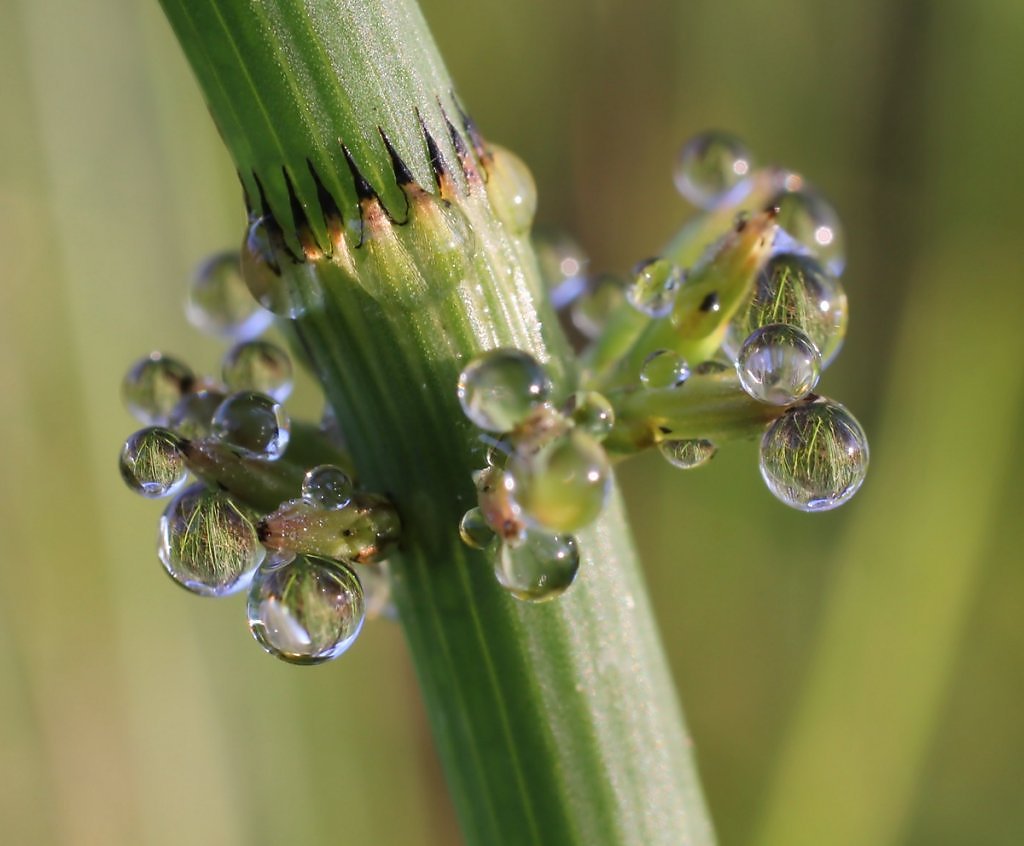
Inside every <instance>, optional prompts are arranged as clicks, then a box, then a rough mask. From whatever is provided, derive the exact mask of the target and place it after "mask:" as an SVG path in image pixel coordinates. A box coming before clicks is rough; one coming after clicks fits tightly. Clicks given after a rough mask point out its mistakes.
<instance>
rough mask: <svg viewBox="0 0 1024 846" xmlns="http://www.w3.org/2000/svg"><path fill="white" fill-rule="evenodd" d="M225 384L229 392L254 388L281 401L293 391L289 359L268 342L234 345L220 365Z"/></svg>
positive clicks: (248, 342)
mask: <svg viewBox="0 0 1024 846" xmlns="http://www.w3.org/2000/svg"><path fill="white" fill-rule="evenodd" d="M221 375H222V376H223V378H224V384H225V385H227V386H228V388H229V389H230V390H232V391H257V392H258V393H261V394H266V395H267V396H269V397H272V398H273V399H275V400H277V401H278V402H284V401H285V400H286V399H288V396H289V395H290V394H291V392H292V385H293V382H292V360H291V358H289V357H288V353H286V352H285V351H284V350H283V349H281V348H280V347H279V346H276V345H275V344H271V343H268V342H267V341H246V342H245V343H242V344H236V345H235V346H233V347H232V348H231V349H230V350H228V352H227V354H226V355H225V356H224V361H223V363H222V364H221Z"/></svg>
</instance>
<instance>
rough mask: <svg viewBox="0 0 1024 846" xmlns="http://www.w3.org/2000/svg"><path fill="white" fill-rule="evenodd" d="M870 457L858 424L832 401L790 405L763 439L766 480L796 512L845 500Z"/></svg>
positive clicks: (858, 482)
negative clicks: (792, 406) (791, 406)
mask: <svg viewBox="0 0 1024 846" xmlns="http://www.w3.org/2000/svg"><path fill="white" fill-rule="evenodd" d="M868 458H869V453H868V441H867V436H866V435H865V434H864V430H863V429H862V428H861V425H860V423H858V422H857V420H856V418H854V416H853V415H852V414H850V412H849V411H847V410H846V409H845V408H844V407H843V406H841V405H840V404H839V403H837V402H833V401H832V400H824V399H823V400H819V401H817V402H811V403H807V404H805V405H799V406H796V407H794V408H791V409H789V410H788V411H787V412H786V413H785V414H784V415H782V417H780V418H779V419H778V420H776V421H774V422H773V423H772V424H771V426H769V427H768V429H767V431H766V432H765V433H764V436H763V437H762V438H761V452H760V467H761V476H762V477H763V478H764V481H765V484H767V485H768V489H769V490H770V491H771V492H772V493H773V494H774V495H775V497H776V498H778V499H779V500H781V501H782V502H783V503H785V504H786V505H788V506H790V507H791V508H796V509H798V510H800V511H828V510H830V509H832V508H838V507H839V506H840V505H842V504H843V503H845V502H847V501H848V500H849V499H850V498H851V497H852V496H853V495H854V494H855V493H857V491H858V490H859V489H860V486H861V484H862V483H863V482H864V477H865V475H866V474H867V469H868Z"/></svg>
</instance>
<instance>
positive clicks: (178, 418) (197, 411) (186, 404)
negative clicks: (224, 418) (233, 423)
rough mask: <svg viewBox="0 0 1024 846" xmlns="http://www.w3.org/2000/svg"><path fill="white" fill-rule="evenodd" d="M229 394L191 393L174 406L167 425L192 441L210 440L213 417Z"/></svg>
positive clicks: (207, 391)
mask: <svg viewBox="0 0 1024 846" xmlns="http://www.w3.org/2000/svg"><path fill="white" fill-rule="evenodd" d="M226 399H227V394H225V393H224V392H223V391H218V390H214V389H212V388H211V389H208V390H202V391H191V392H189V393H187V394H185V396H183V397H182V398H181V399H180V400H178V404H177V405H176V406H174V410H173V411H172V412H171V414H170V417H169V418H168V421H167V425H168V426H169V427H170V428H171V429H173V430H174V431H175V432H177V433H178V434H179V435H181V436H182V437H183V438H188V439H189V440H190V441H195V440H199V439H200V438H208V437H209V436H210V435H211V434H212V433H213V415H214V414H215V413H216V411H217V409H218V408H220V404H221V403H222V402H224V400H226Z"/></svg>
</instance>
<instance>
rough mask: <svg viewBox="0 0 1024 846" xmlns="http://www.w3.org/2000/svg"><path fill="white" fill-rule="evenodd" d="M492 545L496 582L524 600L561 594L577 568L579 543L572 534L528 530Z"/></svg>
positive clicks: (568, 586)
mask: <svg viewBox="0 0 1024 846" xmlns="http://www.w3.org/2000/svg"><path fill="white" fill-rule="evenodd" d="M491 549H492V554H493V555H494V559H495V560H494V574H495V576H497V579H498V583H499V584H500V585H501V586H502V587H503V588H504V589H505V590H507V591H508V592H509V593H511V594H512V595H513V596H514V597H515V598H516V599H522V600H525V601H527V602H547V601H548V600H549V599H554V598H555V597H557V596H561V595H562V594H563V593H565V592H566V591H567V590H568V589H569V588H570V587H571V586H572V583H573V582H574V581H575V580H576V574H577V573H579V569H580V552H579V544H578V543H577V541H576V538H574V537H573V536H572V535H549V534H547V533H545V532H538V531H531V532H527V534H526V537H525V538H524V539H523V540H522V542H520V543H518V544H508V543H498V542H495V543H494V544H493V545H492V547H491Z"/></svg>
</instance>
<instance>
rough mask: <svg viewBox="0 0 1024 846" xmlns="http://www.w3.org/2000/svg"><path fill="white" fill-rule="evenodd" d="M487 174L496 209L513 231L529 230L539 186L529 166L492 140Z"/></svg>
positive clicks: (489, 189) (518, 232)
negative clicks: (534, 180) (535, 182)
mask: <svg viewBox="0 0 1024 846" xmlns="http://www.w3.org/2000/svg"><path fill="white" fill-rule="evenodd" d="M487 177H488V178H487V194H488V196H489V197H490V198H491V205H492V206H494V211H495V213H496V214H497V215H498V217H499V218H500V219H501V220H502V222H503V223H504V224H505V225H506V226H508V228H509V229H510V230H511V231H512V232H513V233H514V234H516V235H521V234H523V233H525V232H527V231H528V230H529V228H530V224H531V223H533V216H534V214H535V213H536V211H537V186H536V185H535V184H534V182H533V174H531V173H530V169H529V168H528V167H527V166H526V164H525V163H524V162H523V160H522V159H520V158H519V156H517V155H516V154H515V153H512V152H511V151H509V150H506V149H505V148H504V147H501V146H498V145H497V144H492V145H491V159H490V161H488V162H487Z"/></svg>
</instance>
